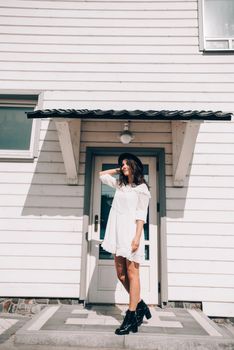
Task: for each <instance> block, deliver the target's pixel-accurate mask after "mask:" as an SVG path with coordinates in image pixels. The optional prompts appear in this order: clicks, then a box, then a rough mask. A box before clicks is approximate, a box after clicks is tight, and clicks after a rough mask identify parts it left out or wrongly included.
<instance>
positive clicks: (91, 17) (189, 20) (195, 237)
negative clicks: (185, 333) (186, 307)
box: [0, 0, 234, 315]
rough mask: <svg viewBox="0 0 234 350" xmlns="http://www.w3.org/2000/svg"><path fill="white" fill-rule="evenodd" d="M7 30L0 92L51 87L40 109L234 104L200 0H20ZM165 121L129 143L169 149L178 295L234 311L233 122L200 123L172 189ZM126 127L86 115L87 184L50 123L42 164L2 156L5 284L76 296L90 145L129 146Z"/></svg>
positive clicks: (172, 277) (173, 287) (228, 74)
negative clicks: (202, 22) (202, 37)
mask: <svg viewBox="0 0 234 350" xmlns="http://www.w3.org/2000/svg"><path fill="white" fill-rule="evenodd" d="M0 33H1V34H0V80H1V90H0V92H1V93H33V92H35V93H41V92H44V94H43V98H44V100H43V104H42V107H43V108H87V109H93V108H101V109H109V108H113V109H118V110H119V109H123V108H126V109H129V110H132V109H142V110H146V109H155V110H160V109H171V110H174V109H185V110H186V109H199V110H201V109H205V110H223V111H227V112H233V111H234V99H233V97H234V83H233V82H234V61H233V56H232V55H226V54H218V55H216V54H212V55H204V54H202V53H201V52H199V45H198V42H199V39H198V18H197V1H193V0H186V1H176V0H170V1H157V0H155V1H154V2H148V1H141V2H138V1H134V0H132V1H128V2H126V1H123V0H119V1H114V2H111V1H100V2H99V1H95V2H92V1H85V2H84V1H76V2H74V1H73V2H72V1H65V0H64V1H56V2H54V1H44V0H43V1H31V0H12V1H10V2H8V3H5V4H3V8H2V9H1V13H0ZM159 124H160V127H161V128H162V129H163V130H164V127H165V128H166V132H162V133H161V134H158V133H157V134H154V131H155V132H157V130H161V129H160V128H159V129H157V128H156V129H154V128H155V126H156V125H157V123H154V124H153V126H152V125H151V124H150V123H147V124H146V125H144V127H145V133H142V132H141V131H139V129H138V127H139V126H142V125H140V124H139V123H133V130H134V131H135V132H136V133H137V138H136V139H135V140H134V143H132V145H133V146H137V145H139V146H141V145H144V146H147V145H148V146H149V147H152V146H154V147H155V144H157V145H161V146H165V149H166V156H167V158H166V161H167V167H166V169H167V170H166V171H167V214H168V220H167V221H168V222H167V228H168V258H169V260H168V269H169V276H168V277H169V299H170V300H196V301H197V300H198V301H200V300H203V301H205V302H204V306H205V307H207V310H208V308H209V313H210V314H212V312H213V313H215V312H218V311H215V310H220V308H221V310H226V311H225V312H226V313H228V312H229V313H232V315H234V310H233V309H231V305H232V304H231V302H232V303H233V295H234V293H233V292H234V291H233V288H234V286H233V282H232V281H233V263H234V262H233V256H234V254H233V253H234V251H233V246H234V236H233V232H234V222H233V208H234V206H233V201H234V193H233V183H234V181H233V180H234V179H233V177H234V147H233V135H234V126H233V122H232V123H229V122H224V123H218V122H217V123H204V124H203V125H202V126H201V130H200V133H199V136H198V140H197V144H196V148H195V153H194V157H193V161H192V164H191V167H190V170H189V174H188V176H187V181H186V182H185V187H184V188H183V189H178V188H173V187H172V178H171V170H172V161H171V133H170V132H171V131H170V129H169V130H168V126H170V123H165V124H161V123H159ZM119 127H120V124H119V123H118V122H108V124H101V123H100V122H98V123H92V122H85V123H83V125H82V135H81V140H82V144H81V160H80V161H81V166H80V172H81V174H80V177H79V181H80V182H79V185H80V186H78V187H69V186H66V184H65V170H64V166H63V162H62V158H61V153H60V149H59V144H58V140H57V133H56V131H55V129H54V126H53V125H51V126H50V130H48V131H47V122H43V124H42V130H41V147H42V152H41V153H40V156H39V160H38V163H37V162H36V163H35V164H25V165H24V167H23V170H22V168H21V167H20V166H19V165H17V164H11V163H4V165H1V174H0V178H1V185H0V189H1V190H0V192H1V196H2V201H1V203H2V205H3V203H5V204H4V205H3V206H2V209H1V216H2V219H1V220H2V221H1V222H2V224H1V229H2V232H3V235H1V240H2V241H4V240H7V241H6V243H7V244H6V245H3V246H2V247H3V248H4V250H3V254H4V255H3V256H2V257H1V258H0V259H3V260H2V263H3V264H4V265H2V264H1V266H4V270H3V274H1V276H2V277H1V280H3V282H4V283H2V284H1V288H3V287H4V288H5V289H4V288H3V289H2V290H3V291H4V293H5V294H7V295H9V294H12V295H13V294H14V295H15V294H17V295H24V294H25V291H29V290H31V292H32V293H35V290H37V291H38V292H37V293H40V294H41V295H45V294H46V293H47V291H48V290H50V291H51V294H53V296H56V295H57V294H56V293H60V292H56V290H59V291H63V294H64V296H78V295H79V269H80V254H81V253H80V249H81V246H80V244H81V234H80V233H81V230H82V227H81V217H82V205H83V193H84V189H83V182H82V181H83V180H84V161H85V147H86V145H113V144H114V145H116V146H117V145H118V146H120V147H121V145H120V144H119V143H118V141H116V143H115V142H113V140H116V139H115V138H114V137H115V134H116V133H117V130H119ZM137 130H138V131H137ZM141 130H142V129H141ZM99 135H101V136H102V137H101V139H99V137H100V136H99ZM44 137H46V140H45V141H43V138H44ZM1 164H3V163H1ZM34 170H36V173H34ZM31 181H32V184H31ZM6 184H7V185H8V186H6ZM9 193H10V194H9ZM35 197H36V198H35ZM58 198H59V200H58ZM78 198H79V199H78ZM25 203H28V207H29V208H28V207H27V206H25ZM38 203H40V206H39V207H38ZM45 206H49V208H47V207H46V209H45ZM22 208H23V209H22ZM45 213H46V214H45ZM57 214H59V216H54V215H57ZM41 215H42V216H41ZM44 215H45V216H44ZM9 219H10V220H9ZM6 232H7V235H6ZM19 232H20V238H18V237H19V236H17V235H19ZM40 242H41V243H42V244H38V243H40ZM19 248H20V249H19ZM19 251H21V253H20V255H23V256H22V257H20V258H19ZM53 254H55V256H53ZM51 255H52V256H51ZM7 256H11V258H10V259H8V258H7ZM29 257H30V258H29ZM34 270H36V273H35V271H34ZM55 270H56V271H55ZM65 270H66V274H65V273H64V271H65ZM19 271H20V272H19ZM54 271H55V272H54ZM35 276H37V278H36V277H35ZM38 276H40V278H38ZM33 278H34V279H35V280H34V282H31V281H33ZM17 279H18V280H19V281H21V282H20V283H15V282H17ZM38 280H39V281H40V283H38ZM22 281H23V283H22ZM29 282H30V283H29ZM11 283H12V284H11ZM30 286H31V289H30V288H29V287H30ZM9 291H12V293H9ZM4 293H3V294H4ZM222 303H223V304H222ZM220 305H221V307H220ZM227 305H228V306H227ZM230 310H231V311H230Z"/></svg>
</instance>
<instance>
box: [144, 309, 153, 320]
mask: <svg viewBox="0 0 234 350" xmlns="http://www.w3.org/2000/svg"><path fill="white" fill-rule="evenodd" d="M145 317H146V318H147V320H148V319H149V318H151V317H152V315H151V312H150V309H149V308H148V309H147V310H146V313H145Z"/></svg>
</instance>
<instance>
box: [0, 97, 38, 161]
mask: <svg viewBox="0 0 234 350" xmlns="http://www.w3.org/2000/svg"><path fill="white" fill-rule="evenodd" d="M36 104H37V101H36V100H32V99H27V97H25V98H22V97H21V96H20V95H19V96H18V97H15V98H10V97H9V98H8V97H7V96H6V97H4V98H0V107H19V108H22V107H32V108H34V109H35V108H36ZM40 126H41V121H40V119H39V120H38V119H33V122H32V129H31V137H30V146H29V149H28V150H10V149H9V150H8V149H0V160H1V159H2V160H3V159H5V160H6V159H9V160H14V159H15V160H22V161H23V160H33V159H34V158H36V157H38V152H39V135H40Z"/></svg>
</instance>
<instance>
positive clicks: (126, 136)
mask: <svg viewBox="0 0 234 350" xmlns="http://www.w3.org/2000/svg"><path fill="white" fill-rule="evenodd" d="M128 128H129V125H128V122H127V123H124V130H123V132H121V134H120V141H121V142H122V143H124V144H127V143H130V142H131V141H132V139H133V138H134V136H133V135H132V133H131V131H129V130H128Z"/></svg>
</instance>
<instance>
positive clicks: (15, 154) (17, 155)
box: [0, 150, 35, 162]
mask: <svg viewBox="0 0 234 350" xmlns="http://www.w3.org/2000/svg"><path fill="white" fill-rule="evenodd" d="M34 158H35V155H34V154H33V152H31V151H16V150H14V151H10V150H6V151H0V161H5V162H6V161H10V162H12V161H22V162H24V161H25V162H29V161H31V162H33V161H34Z"/></svg>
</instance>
